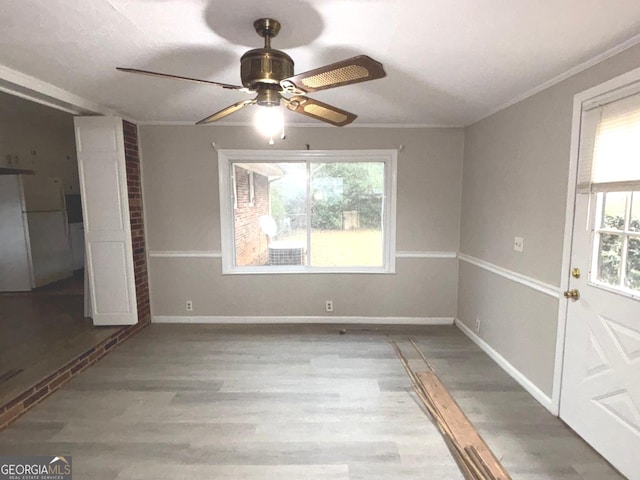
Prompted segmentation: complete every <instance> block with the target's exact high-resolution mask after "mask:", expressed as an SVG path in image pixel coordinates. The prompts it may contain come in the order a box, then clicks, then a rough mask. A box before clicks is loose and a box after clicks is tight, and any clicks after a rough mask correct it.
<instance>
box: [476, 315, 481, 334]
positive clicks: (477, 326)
mask: <svg viewBox="0 0 640 480" xmlns="http://www.w3.org/2000/svg"><path fill="white" fill-rule="evenodd" d="M476 333H480V317H476Z"/></svg>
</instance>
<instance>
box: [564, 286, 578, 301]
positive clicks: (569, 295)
mask: <svg viewBox="0 0 640 480" xmlns="http://www.w3.org/2000/svg"><path fill="white" fill-rule="evenodd" d="M564 298H566V299H571V300H573V301H574V302H575V301H576V300H578V299H579V298H580V292H579V291H578V290H577V289H575V288H574V289H573V290H567V291H566V292H564Z"/></svg>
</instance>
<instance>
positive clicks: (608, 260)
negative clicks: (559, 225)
mask: <svg viewBox="0 0 640 480" xmlns="http://www.w3.org/2000/svg"><path fill="white" fill-rule="evenodd" d="M599 195H600V198H599V203H600V205H601V208H600V210H599V211H600V212H601V215H600V217H599V222H598V223H599V225H598V228H597V232H596V233H597V235H596V242H595V247H596V251H595V255H596V262H597V270H596V275H595V280H596V281H597V282H599V283H603V284H606V285H610V286H614V287H618V288H620V289H622V290H626V291H629V290H631V291H634V292H640V192H609V193H601V194H599Z"/></svg>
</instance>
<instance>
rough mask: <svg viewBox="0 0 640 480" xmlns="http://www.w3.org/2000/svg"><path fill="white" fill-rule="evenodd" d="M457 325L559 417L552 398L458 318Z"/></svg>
mask: <svg viewBox="0 0 640 480" xmlns="http://www.w3.org/2000/svg"><path fill="white" fill-rule="evenodd" d="M455 325H456V326H457V327H458V328H459V329H460V330H462V332H463V333H464V334H465V335H466V336H467V337H469V338H470V339H471V341H473V343H475V344H476V345H477V346H478V347H480V349H481V350H482V351H483V352H484V353H486V354H487V355H489V357H491V359H492V360H493V361H494V362H496V363H497V364H498V365H500V366H501V367H502V369H503V370H504V371H505V372H507V373H508V374H509V375H510V376H511V377H512V378H513V379H514V380H515V381H516V382H518V383H519V384H520V386H521V387H522V388H524V389H525V390H526V391H527V392H529V394H531V396H532V397H533V398H535V399H536V400H537V401H538V402H540V403H541V404H542V406H543V407H545V408H546V409H547V410H549V411H550V412H551V413H552V414H553V415H557V413H558V412H554V408H553V402H552V401H551V398H550V397H549V396H548V395H547V394H546V393H544V392H543V391H542V390H540V389H539V388H538V387H537V386H536V385H535V384H534V383H533V382H532V381H531V380H529V379H528V378H527V377H526V376H524V374H522V372H520V370H518V369H517V368H516V367H514V366H513V365H512V364H511V363H509V362H508V361H507V359H505V358H504V357H503V356H502V355H500V354H499V353H498V352H497V351H495V350H494V349H493V347H491V345H489V344H488V343H487V342H485V341H484V340H483V339H482V338H480V337H479V336H478V335H477V334H476V333H475V332H474V331H473V330H471V329H470V328H469V327H467V326H466V325H465V324H464V323H462V322H461V321H460V320H458V319H457V318H456V319H455Z"/></svg>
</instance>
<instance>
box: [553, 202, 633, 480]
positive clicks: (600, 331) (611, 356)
mask: <svg viewBox="0 0 640 480" xmlns="http://www.w3.org/2000/svg"><path fill="white" fill-rule="evenodd" d="M571 268H572V269H576V268H578V269H580V275H579V278H575V276H578V275H577V272H573V273H575V276H573V275H572V277H571V280H570V284H569V289H570V290H575V291H577V292H579V298H578V299H575V298H574V299H571V300H569V302H568V310H567V329H566V337H565V354H564V367H563V378H562V392H561V403H560V417H561V418H562V419H563V420H564V421H565V422H567V424H568V425H569V426H571V428H573V429H574V430H575V431H576V432H577V433H578V434H579V435H580V436H582V437H583V438H584V439H585V440H586V441H587V442H589V443H590V444H591V445H592V446H593V447H594V448H595V449H596V450H598V451H599V452H600V453H601V454H602V455H603V456H604V457H605V458H607V459H608V460H609V461H610V462H611V463H612V464H613V465H614V466H615V467H616V468H618V469H619V470H620V471H621V472H622V473H624V474H625V475H626V476H627V477H629V478H630V479H633V480H638V479H640V457H639V456H638V455H639V453H640V300H639V299H640V192H636V193H635V194H632V193H631V192H628V193H625V192H610V193H606V194H605V193H599V194H578V195H576V212H575V219H574V230H573V249H572V257H571Z"/></svg>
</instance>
